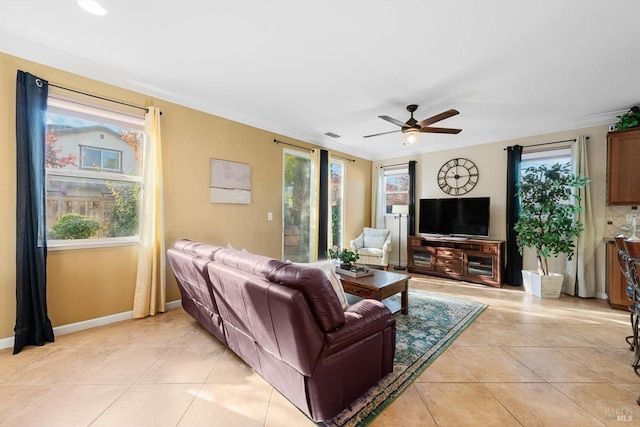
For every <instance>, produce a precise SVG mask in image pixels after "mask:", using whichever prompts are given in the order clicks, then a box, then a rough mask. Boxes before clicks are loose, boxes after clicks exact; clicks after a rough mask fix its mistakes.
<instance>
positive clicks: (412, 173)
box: [407, 160, 418, 236]
mask: <svg viewBox="0 0 640 427" xmlns="http://www.w3.org/2000/svg"><path fill="white" fill-rule="evenodd" d="M416 163H418V162H416V161H415V160H410V161H409V216H408V217H407V228H408V230H407V232H408V233H409V234H408V236H415V235H416Z"/></svg>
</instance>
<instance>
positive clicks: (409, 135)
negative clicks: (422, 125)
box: [402, 129, 420, 145]
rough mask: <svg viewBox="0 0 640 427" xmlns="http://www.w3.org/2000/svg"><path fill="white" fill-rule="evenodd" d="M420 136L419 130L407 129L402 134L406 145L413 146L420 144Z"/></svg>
mask: <svg viewBox="0 0 640 427" xmlns="http://www.w3.org/2000/svg"><path fill="white" fill-rule="evenodd" d="M419 136H420V132H419V131H418V129H407V130H406V131H404V132H403V133H402V141H403V143H404V145H413V144H415V143H416V142H418V139H419Z"/></svg>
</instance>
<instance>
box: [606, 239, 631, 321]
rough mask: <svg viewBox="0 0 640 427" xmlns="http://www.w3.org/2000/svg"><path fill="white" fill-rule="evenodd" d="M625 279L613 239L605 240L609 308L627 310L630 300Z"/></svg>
mask: <svg viewBox="0 0 640 427" xmlns="http://www.w3.org/2000/svg"><path fill="white" fill-rule="evenodd" d="M626 288H627V280H626V279H625V278H624V275H623V274H622V271H620V266H619V264H618V248H617V247H616V242H615V241H610V242H607V296H608V297H609V305H611V308H617V309H619V310H628V309H629V305H631V300H629V298H627V292H626Z"/></svg>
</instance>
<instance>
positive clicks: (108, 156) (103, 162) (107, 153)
mask: <svg viewBox="0 0 640 427" xmlns="http://www.w3.org/2000/svg"><path fill="white" fill-rule="evenodd" d="M80 159H81V160H80V164H81V165H82V169H91V170H95V169H101V170H103V171H109V172H122V152H121V151H113V150H106V149H104V148H97V147H85V146H82V145H81V146H80Z"/></svg>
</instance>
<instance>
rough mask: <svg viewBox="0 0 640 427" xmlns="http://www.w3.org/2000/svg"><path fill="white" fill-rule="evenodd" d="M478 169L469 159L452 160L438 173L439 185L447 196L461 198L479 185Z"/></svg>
mask: <svg viewBox="0 0 640 427" xmlns="http://www.w3.org/2000/svg"><path fill="white" fill-rule="evenodd" d="M479 176H480V175H479V173H478V167H477V166H476V164H475V163H473V162H472V161H471V160H469V159H463V158H458V159H451V160H449V161H448V162H447V163H445V164H444V165H442V167H441V168H440V170H439V171H438V185H439V186H440V189H441V190H442V191H444V192H445V193H447V194H451V195H453V196H460V195H462V194H466V193H468V192H469V191H471V190H473V187H475V186H476V184H477V183H478V177H479Z"/></svg>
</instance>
